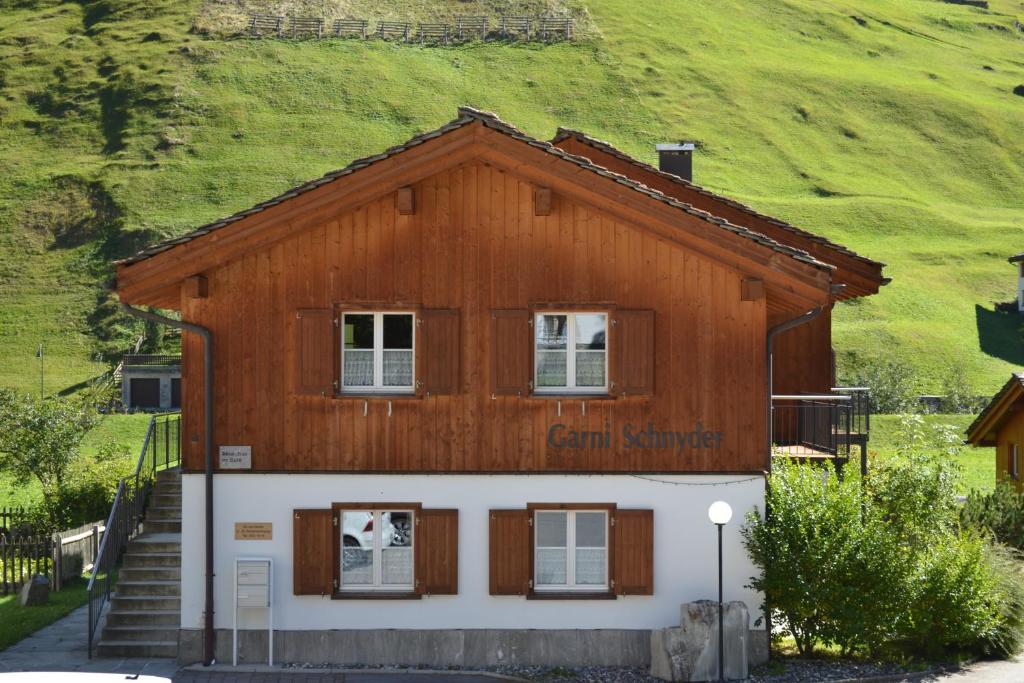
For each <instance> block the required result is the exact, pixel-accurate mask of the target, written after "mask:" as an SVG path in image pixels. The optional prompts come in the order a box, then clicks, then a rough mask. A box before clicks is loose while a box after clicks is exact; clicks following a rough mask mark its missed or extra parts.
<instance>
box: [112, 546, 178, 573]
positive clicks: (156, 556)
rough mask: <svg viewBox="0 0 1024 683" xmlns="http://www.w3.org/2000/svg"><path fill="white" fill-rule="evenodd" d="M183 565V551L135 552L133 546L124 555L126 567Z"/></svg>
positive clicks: (172, 566) (173, 566)
mask: <svg viewBox="0 0 1024 683" xmlns="http://www.w3.org/2000/svg"><path fill="white" fill-rule="evenodd" d="M135 567H138V568H144V567H171V568H175V567H176V568H180V567H181V553H180V552H178V553H150V552H133V551H132V548H131V546H129V550H128V552H127V553H125V556H124V568H125V569H132V568H135Z"/></svg>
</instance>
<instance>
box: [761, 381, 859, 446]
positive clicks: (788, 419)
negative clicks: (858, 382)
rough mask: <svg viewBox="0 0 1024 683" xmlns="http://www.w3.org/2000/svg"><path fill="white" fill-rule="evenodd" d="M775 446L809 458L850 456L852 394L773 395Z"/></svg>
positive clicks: (773, 435) (773, 437) (773, 439)
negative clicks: (850, 395)
mask: <svg viewBox="0 0 1024 683" xmlns="http://www.w3.org/2000/svg"><path fill="white" fill-rule="evenodd" d="M771 428H772V446H774V447H775V448H777V449H778V450H779V451H781V452H782V453H784V454H785V455H789V456H792V457H798V458H807V459H839V460H843V461H846V460H847V459H849V457H850V446H851V444H852V443H853V441H852V428H853V409H852V406H851V399H850V397H849V396H842V395H833V394H821V395H803V394H792V395H777V396H772V424H771Z"/></svg>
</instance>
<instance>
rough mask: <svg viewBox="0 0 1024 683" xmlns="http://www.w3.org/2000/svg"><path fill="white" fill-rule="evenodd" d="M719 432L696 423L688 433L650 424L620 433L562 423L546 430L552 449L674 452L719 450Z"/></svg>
mask: <svg viewBox="0 0 1024 683" xmlns="http://www.w3.org/2000/svg"><path fill="white" fill-rule="evenodd" d="M722 436H723V433H722V432H716V431H710V430H706V429H704V425H702V424H701V423H700V422H697V424H696V425H694V428H693V429H692V430H689V431H682V432H680V431H676V430H672V429H669V430H662V429H657V428H655V426H654V423H653V422H648V423H647V425H646V426H645V427H638V426H636V425H633V424H630V423H628V422H627V423H626V424H624V425H622V430H621V431H619V432H617V433H615V432H612V429H611V425H609V424H605V428H604V431H597V432H592V431H577V430H574V429H571V428H570V427H568V426H566V425H564V424H560V423H558V424H553V425H551V427H550V428H549V429H548V446H551V447H552V448H608V449H615V450H618V449H622V450H632V449H638V450H675V451H684V450H689V449H694V450H695V449H701V448H720V447H721V446H722Z"/></svg>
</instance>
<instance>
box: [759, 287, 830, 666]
mask: <svg viewBox="0 0 1024 683" xmlns="http://www.w3.org/2000/svg"><path fill="white" fill-rule="evenodd" d="M823 308H824V306H818V307H817V308H812V309H811V310H809V311H807V312H806V313H804V314H803V315H800V316H797V317H796V318H793V319H792V320H785V321H783V322H781V323H779V324H778V325H775V326H773V327H770V328H768V333H767V334H766V335H765V353H766V354H767V361H768V363H767V375H766V377H765V382H764V383H765V388H766V389H767V390H768V399H767V404H768V405H767V413H768V421H767V427H768V444H767V449H766V450H767V455H766V456H765V458H766V462H765V472H766V473H770V472H771V471H772V392H773V382H772V371H773V367H772V365H773V361H772V354H773V347H774V344H775V335H777V334H780V333H782V332H785V331H787V330H792V329H793V328H794V327H800V326H801V325H803V324H805V323H809V322H811V321H812V320H814V319H815V318H817V317H818V316H819V315H821V311H822V309H823ZM764 486H765V496H767V495H768V487H769V486H770V484H769V483H768V477H767V476H766V477H765V480H764ZM765 500H766V501H767V498H766V499H765ZM771 513H772V511H771V509H769V508H768V506H767V504H766V505H765V510H764V516H765V519H768V517H769V516H770V515H771ZM764 624H765V629H766V630H767V631H768V634H769V643H770V641H771V632H772V611H771V607H770V606H769V605H768V600H767V598H766V599H765V602H764ZM768 657H769V659H771V646H770V644H769V647H768Z"/></svg>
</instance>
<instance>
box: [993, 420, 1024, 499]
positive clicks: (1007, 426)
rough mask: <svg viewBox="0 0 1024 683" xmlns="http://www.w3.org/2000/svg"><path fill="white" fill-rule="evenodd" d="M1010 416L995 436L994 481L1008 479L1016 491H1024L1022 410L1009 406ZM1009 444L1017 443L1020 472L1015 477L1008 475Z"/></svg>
mask: <svg viewBox="0 0 1024 683" xmlns="http://www.w3.org/2000/svg"><path fill="white" fill-rule="evenodd" d="M1011 410H1012V411H1013V412H1012V414H1011V416H1010V417H1009V418H1008V419H1007V420H1006V422H1005V423H1004V424H1003V425H1002V426H1001V427H1000V428H999V432H998V436H997V437H996V449H995V450H996V482H997V483H998V482H1001V481H1008V482H1010V483H1011V484H1012V485H1013V486H1014V488H1016V489H1017V491H1020V492H1024V478H1022V477H1024V410H1021V407H1020V406H1017V407H1016V408H1011ZM1010 444H1017V451H1018V458H1019V459H1020V461H1021V462H1020V467H1021V469H1022V472H1021V473H1020V475H1018V477H1017V479H1013V478H1012V477H1010V476H1009V469H1010Z"/></svg>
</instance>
